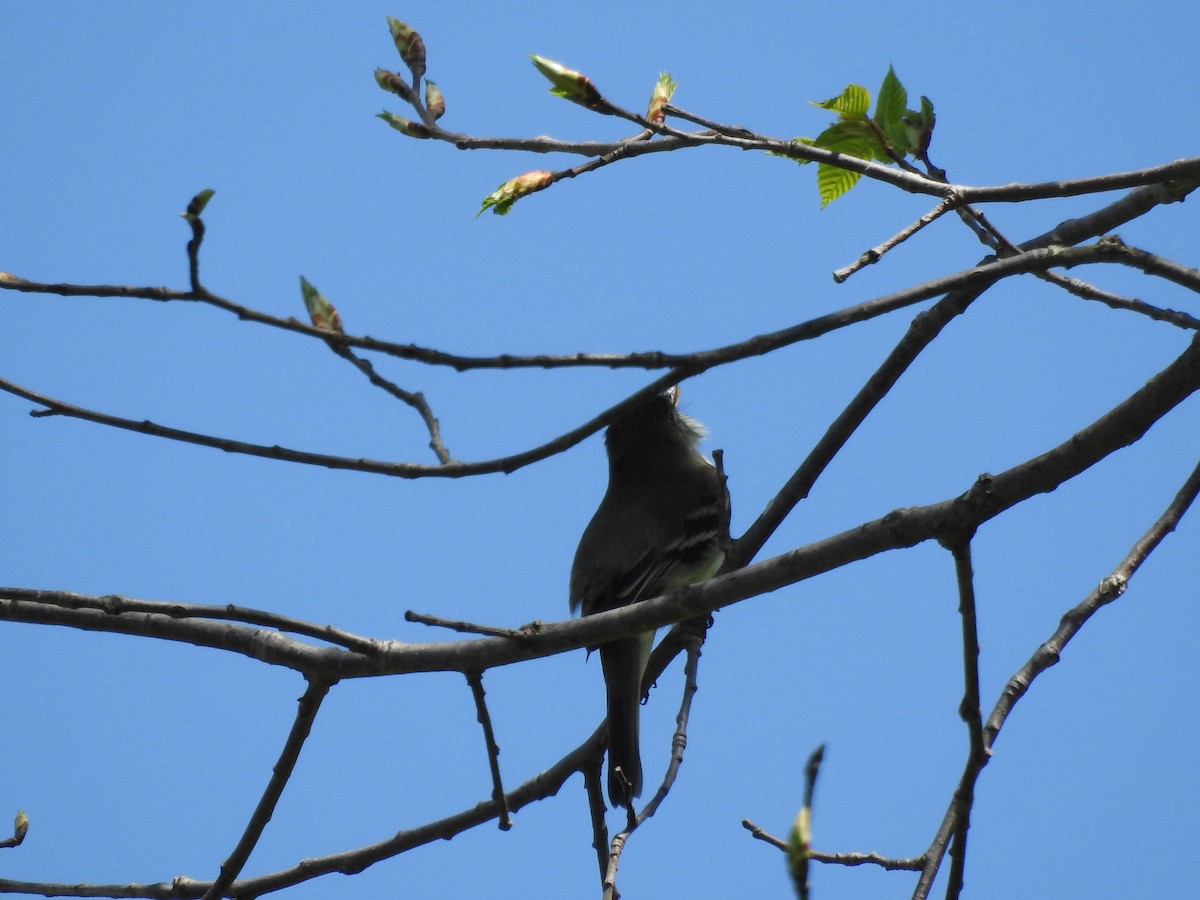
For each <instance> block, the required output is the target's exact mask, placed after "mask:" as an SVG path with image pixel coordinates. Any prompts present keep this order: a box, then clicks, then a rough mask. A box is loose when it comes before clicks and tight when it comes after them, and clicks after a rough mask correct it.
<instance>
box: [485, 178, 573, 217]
mask: <svg viewBox="0 0 1200 900" xmlns="http://www.w3.org/2000/svg"><path fill="white" fill-rule="evenodd" d="M553 183H554V175H553V174H552V173H550V172H546V171H544V170H542V169H538V170H536V171H533V172H526V173H525V174H524V175H518V176H517V177H516V178H510V179H509V180H508V181H506V182H504V184H502V185H500V187H498V188H496V190H494V191H492V192H491V193H490V194H488V195H487V196H486V197H484V198H483V205H482V206H481V207H479V212H477V213H475V216H476V217H477V218H478V217H479V216H481V215H482V214H483V211H484V210H486V209H490V210H491V211H492V212H494V213H495V214H496V215H498V216H504V215H507V214H508V211H509V210H510V209H512V205H513V204H514V203H516V202H517V201H518V200H520V199H521V198H522V197H524V196H525V195H526V194H532V193H533V192H534V191H540V190H542V189H543V188H548V187H549V186H550V185H551V184H553Z"/></svg>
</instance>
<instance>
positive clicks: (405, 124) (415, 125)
mask: <svg viewBox="0 0 1200 900" xmlns="http://www.w3.org/2000/svg"><path fill="white" fill-rule="evenodd" d="M375 118H377V119H383V121H385V122H387V123H388V124H389V125H391V126H392V127H393V128H395V129H396V130H397V131H398V132H400V133H401V134H405V135H408V136H409V137H412V138H427V137H429V129H428V128H426V127H425V126H424V125H422V124H421V123H420V122H410V121H409V120H408V119H406V118H404V117H403V116H397V115H393V114H392V113H390V112H381V113H380V114H379V115H377V116H376V117H375Z"/></svg>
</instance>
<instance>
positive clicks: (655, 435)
mask: <svg viewBox="0 0 1200 900" xmlns="http://www.w3.org/2000/svg"><path fill="white" fill-rule="evenodd" d="M678 399H679V389H678V387H674V388H671V389H669V390H667V391H665V392H663V393H661V394H657V395H655V396H654V397H652V398H651V399H650V400H648V401H647V402H645V403H642V404H641V405H639V406H636V407H633V408H632V409H630V410H629V411H627V412H625V413H624V414H623V415H620V416H619V417H618V418H616V419H614V420H613V421H612V423H611V424H610V425H609V426H608V429H607V431H606V432H605V436H604V445H605V451H606V454H607V457H608V488H607V490H606V491H605V494H604V497H603V499H602V500H601V501H600V505H599V507H598V508H597V509H596V512H595V514H594V515H593V516H592V519H591V521H590V522H589V523H588V525H587V527H586V528H585V529H584V531H583V536H582V537H581V538H580V540H579V546H578V548H577V549H576V551H575V559H574V562H573V563H572V565H571V579H570V609H571V612H575V611H576V610H580V611H581V613H582V615H584V616H590V615H593V614H595V613H599V612H605V611H607V610H610V609H617V608H620V607H625V606H628V605H630V604H632V603H637V602H639V601H641V600H646V599H649V598H651V597H657V596H659V595H660V594H664V593H666V592H668V591H670V590H673V589H674V588H678V587H682V586H683V585H686V584H696V583H698V582H701V581H705V580H707V579H708V578H711V577H712V576H713V575H714V574H715V573H716V571H717V569H718V568H719V567H720V565H721V563H722V562H723V561H724V558H725V545H726V543H727V536H728V513H727V510H728V506H727V503H728V501H727V495H726V493H725V484H724V478H723V476H722V475H721V474H720V473H719V472H718V471H717V469H716V467H714V466H713V464H712V463H711V462H709V461H708V460H707V459H705V457H703V456H702V455H701V454H700V452H699V450H698V449H697V444H698V443H699V441H700V440H701V439H702V438H703V437H704V436H705V434H706V432H705V429H704V426H702V425H701V424H700V423H699V422H697V421H696V420H694V419H692V418H690V417H689V416H687V415H684V414H683V413H682V412H681V411H680V410H679V408H678ZM653 639H654V632H653V631H650V632H647V633H645V634H641V635H637V636H634V637H626V638H618V639H617V640H613V641H608V642H605V643H602V644H600V646H599V651H600V666H601V670H602V672H603V675H604V682H605V689H606V694H607V698H606V699H607V711H608V796H609V800H610V802H611V803H612V806H613V808H619V807H625V808H627V809H629V810H632V802H633V798H635V797H638V796H640V794H641V791H642V761H641V751H640V747H639V734H638V730H639V714H640V706H641V699H642V678H643V676H644V675H645V671H646V663H647V661H648V660H649V657H650V646H651V644H652V642H653ZM592 649H596V648H589V653H590V651H591V650H592Z"/></svg>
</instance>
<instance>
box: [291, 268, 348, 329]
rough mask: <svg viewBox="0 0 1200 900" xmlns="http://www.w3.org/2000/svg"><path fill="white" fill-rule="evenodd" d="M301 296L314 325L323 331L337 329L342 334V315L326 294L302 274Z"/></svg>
mask: <svg viewBox="0 0 1200 900" xmlns="http://www.w3.org/2000/svg"><path fill="white" fill-rule="evenodd" d="M300 296H301V297H303V298H304V307H305V309H307V310H308V316H309V318H310V319H312V323H313V327H314V328H320V329H322V330H323V331H336V332H337V333H338V334H342V333H343V332H342V317H341V316H340V315H338V311H337V309H336V308H335V307H334V305H333V304H332V303H330V302H329V301H328V300H326V299H325V295H324V294H322V293H321V292H320V291H318V290H317V289H316V288H315V287H313V286H312V285H311V284H309V283H308V279H306V278H305V277H304V276H303V275H301V276H300Z"/></svg>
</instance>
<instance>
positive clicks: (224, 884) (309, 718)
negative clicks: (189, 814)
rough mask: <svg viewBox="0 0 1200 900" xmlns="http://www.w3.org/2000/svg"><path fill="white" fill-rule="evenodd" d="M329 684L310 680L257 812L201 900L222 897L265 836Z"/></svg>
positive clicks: (255, 810)
mask: <svg viewBox="0 0 1200 900" xmlns="http://www.w3.org/2000/svg"><path fill="white" fill-rule="evenodd" d="M329 687H330V684H329V683H328V682H324V681H315V680H309V682H308V687H307V689H306V690H305V691H304V696H303V697H301V698H300V703H299V708H298V709H297V710H296V719H295V721H294V722H292V728H291V731H290V732H289V733H288V737H287V741H286V742H285V743H284V745H283V750H282V751H281V752H280V754H279V759H278V761H277V762H276V763H275V767H274V768H273V769H272V770H271V779H270V781H268V782H267V787H266V790H264V791H263V795H262V797H261V798H260V799H259V801H258V806H256V807H255V808H254V813H253V814H252V815H251V816H250V821H249V822H248V823H247V825H246V830H245V832H244V833H243V834H242V838H241V840H239V841H238V842H237V846H236V847H234V848H233V852H232V853H230V854H229V857H228V859H226V860H225V862H223V863H221V874H220V875H218V876H217V878H216V880H215V881H213V883H212V884H211V885H209V887H208V890H206V891H205V892H204V895H203V897H202V898H201V900H219V898H220V897H223V896H225V892H226V891H227V890H228V889H229V886H230V885H231V884H233V883H234V881H235V880H236V879H237V877H238V875H240V874H241V872H242V867H243V866H245V865H246V860H248V859H249V858H250V853H251V852H252V851H253V850H254V848H255V846H256V845H257V844H258V840H259V838H260V837H262V833H263V829H264V828H266V827H267V823H268V822H269V821H271V815H272V814H273V813H274V812H275V806H276V804H278V803H279V798H280V797H281V796H282V795H283V789H284V787H286V785H287V783H288V781H289V780H290V779H291V777H292V771H293V770H294V769H295V768H296V761H297V760H298V759H299V758H300V750H301V748H302V747H303V746H304V742H305V741H306V740H307V739H308V735H309V732H311V731H312V725H313V720H314V719H316V716H317V712H318V710H320V708H321V701H322V700H324V699H325V695H326V694H328V693H329Z"/></svg>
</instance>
